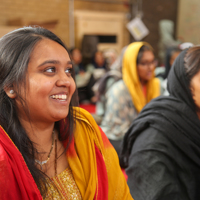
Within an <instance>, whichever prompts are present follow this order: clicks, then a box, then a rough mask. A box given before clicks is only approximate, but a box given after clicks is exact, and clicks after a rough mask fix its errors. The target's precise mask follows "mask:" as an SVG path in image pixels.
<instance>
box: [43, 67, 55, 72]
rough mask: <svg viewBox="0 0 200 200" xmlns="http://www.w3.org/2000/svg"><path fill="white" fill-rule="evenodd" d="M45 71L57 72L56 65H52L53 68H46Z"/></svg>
mask: <svg viewBox="0 0 200 200" xmlns="http://www.w3.org/2000/svg"><path fill="white" fill-rule="evenodd" d="M45 72H48V73H54V72H55V67H51V68H48V69H45Z"/></svg>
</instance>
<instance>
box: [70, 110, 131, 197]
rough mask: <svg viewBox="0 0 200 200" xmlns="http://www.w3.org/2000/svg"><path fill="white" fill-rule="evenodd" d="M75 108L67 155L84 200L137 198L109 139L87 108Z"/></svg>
mask: <svg viewBox="0 0 200 200" xmlns="http://www.w3.org/2000/svg"><path fill="white" fill-rule="evenodd" d="M74 110H75V112H74V113H76V114H75V118H76V119H77V120H76V127H75V133H74V140H73V142H72V143H71V144H70V147H69V149H68V152H67V158H68V162H69V165H70V168H71V169H72V173H73V176H74V179H75V181H76V184H77V186H78V188H79V190H80V192H81V195H82V198H83V200H88V199H97V200H100V199H102V200H107V199H116V200H117V199H120V200H123V199H133V198H132V197H131V195H130V193H129V188H128V186H127V183H126V180H125V178H124V175H123V173H122V171H121V168H120V166H119V160H118V156H117V153H116V152H115V150H114V148H113V147H112V145H111V144H110V142H109V140H108V139H107V137H106V136H105V134H104V133H103V132H102V131H101V130H100V129H99V127H98V126H97V124H96V122H95V120H94V119H93V117H92V116H91V115H90V114H89V113H88V112H87V111H85V110H84V109H81V108H74Z"/></svg>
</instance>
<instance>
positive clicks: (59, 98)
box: [51, 94, 67, 100]
mask: <svg viewBox="0 0 200 200" xmlns="http://www.w3.org/2000/svg"><path fill="white" fill-rule="evenodd" d="M51 98H53V99H58V100H67V95H66V94H59V95H52V96H51Z"/></svg>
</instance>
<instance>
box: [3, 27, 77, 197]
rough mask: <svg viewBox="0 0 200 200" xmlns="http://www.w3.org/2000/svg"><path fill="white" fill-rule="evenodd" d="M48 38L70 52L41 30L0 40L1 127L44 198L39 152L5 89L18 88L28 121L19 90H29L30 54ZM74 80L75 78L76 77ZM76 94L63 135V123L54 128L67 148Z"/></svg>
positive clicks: (28, 30) (17, 32)
mask: <svg viewBox="0 0 200 200" xmlns="http://www.w3.org/2000/svg"><path fill="white" fill-rule="evenodd" d="M45 38H46V39H50V40H53V41H55V42H57V43H58V44H60V45H62V46H63V47H64V48H65V49H66V51H67V48H66V46H65V45H64V43H63V42H62V41H61V40H60V39H59V38H58V37H57V36H56V35H55V34H53V33H52V32H51V31H49V30H46V29H44V28H41V27H25V28H20V29H17V30H15V31H12V32H10V33H8V34H6V35H5V36H3V37H2V38H1V39H0V125H1V126H2V127H3V128H4V130H5V131H6V132H7V133H8V135H9V136H10V138H11V139H12V141H13V142H14V144H15V145H16V146H17V148H18V149H19V151H20V152H21V154H22V156H23V158H24V160H25V162H26V164H27V166H28V168H29V170H30V172H31V174H32V176H33V178H34V180H35V182H36V184H37V186H38V189H39V190H40V192H41V194H42V196H45V193H46V187H44V186H45V185H46V184H45V183H46V182H45V180H46V178H45V175H44V174H43V172H41V171H40V170H39V169H38V168H37V167H36V165H35V155H36V153H38V152H37V150H36V149H35V148H34V145H33V142H32V141H31V140H30V139H29V137H28V135H27V133H26V131H25V129H24V128H23V127H22V125H21V124H20V121H19V118H18V113H17V110H16V106H15V100H13V99H11V98H9V97H8V96H7V94H6V92H5V88H9V87H12V86H13V85H14V86H15V92H16V93H17V96H18V97H19V99H20V101H21V104H22V105H23V107H24V111H25V113H26V114H27V117H29V116H28V108H27V106H26V100H25V99H23V98H22V97H21V95H20V94H21V92H20V88H21V86H24V88H26V87H25V86H26V72H27V67H28V63H29V60H30V56H31V53H32V51H33V49H34V47H35V46H36V44H37V43H38V42H39V41H41V40H43V39H45ZM72 76H73V78H74V73H73V75H72ZM76 94H77V93H76V92H75V94H74V95H73V97H72V100H71V102H70V109H69V114H68V116H67V118H66V119H65V122H66V123H65V126H64V127H63V126H62V130H63V131H62V135H61V132H59V126H60V125H59V123H60V122H56V124H55V127H56V128H57V129H58V132H59V139H60V140H68V141H69V142H68V144H69V143H70V142H71V139H72V133H73V127H74V117H73V108H72V103H73V104H76V102H77V101H76V100H77V99H75V98H76ZM29 119H30V118H29ZM30 123H31V122H30ZM67 148H68V147H67Z"/></svg>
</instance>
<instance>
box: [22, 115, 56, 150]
mask: <svg viewBox="0 0 200 200" xmlns="http://www.w3.org/2000/svg"><path fill="white" fill-rule="evenodd" d="M20 122H21V124H22V126H23V127H24V129H25V131H26V133H27V135H28V137H29V139H30V140H31V141H32V142H33V144H34V145H35V148H36V149H37V150H38V151H39V152H40V150H43V151H44V150H46V149H49V146H50V145H51V144H52V133H53V130H54V125H55V123H42V122H38V123H36V122H30V121H29V120H24V119H20Z"/></svg>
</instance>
